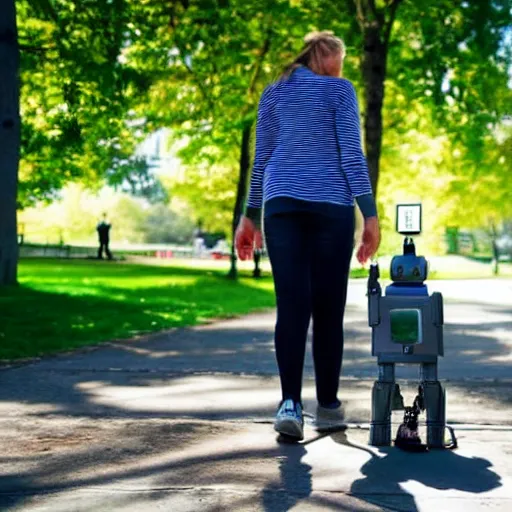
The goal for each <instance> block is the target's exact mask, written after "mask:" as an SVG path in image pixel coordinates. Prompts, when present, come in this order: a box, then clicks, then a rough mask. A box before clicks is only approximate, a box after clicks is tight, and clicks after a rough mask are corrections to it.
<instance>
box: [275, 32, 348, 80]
mask: <svg viewBox="0 0 512 512" xmlns="http://www.w3.org/2000/svg"><path fill="white" fill-rule="evenodd" d="M336 53H340V54H341V58H342V59H343V58H345V53H346V49H345V43H344V42H343V40H342V39H340V38H339V37H336V36H335V35H334V33H333V32H331V31H330V30H324V31H322V32H310V33H309V34H307V35H306V37H304V46H303V48H302V50H301V52H300V53H299V55H297V57H295V59H294V60H293V62H292V63H291V64H288V66H286V67H285V69H284V72H283V74H282V75H281V79H285V78H288V77H289V76H290V75H291V74H292V73H293V72H294V71H295V70H296V69H297V68H299V67H300V66H306V67H307V68H309V69H311V71H314V72H315V73H318V74H319V75H322V74H324V72H323V71H324V66H323V59H324V58H325V57H327V56H330V55H335V54H336Z"/></svg>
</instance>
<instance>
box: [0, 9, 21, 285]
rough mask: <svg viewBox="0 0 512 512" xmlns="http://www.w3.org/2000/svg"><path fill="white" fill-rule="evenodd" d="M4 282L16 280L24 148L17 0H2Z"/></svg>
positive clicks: (0, 267) (0, 251) (0, 225)
mask: <svg viewBox="0 0 512 512" xmlns="http://www.w3.org/2000/svg"><path fill="white" fill-rule="evenodd" d="M0 12H2V13H3V14H2V16H1V17H0V70H1V72H2V79H1V80H0V286H2V285H10V284H16V271H17V263H18V240H17V227H16V193H17V186H18V164H19V149H20V115H19V83H18V67H19V49H18V36H17V30H16V7H15V0H0Z"/></svg>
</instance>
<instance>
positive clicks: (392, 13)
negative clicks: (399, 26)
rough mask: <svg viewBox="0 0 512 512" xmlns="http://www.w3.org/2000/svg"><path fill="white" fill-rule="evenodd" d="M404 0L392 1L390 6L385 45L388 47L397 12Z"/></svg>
mask: <svg viewBox="0 0 512 512" xmlns="http://www.w3.org/2000/svg"><path fill="white" fill-rule="evenodd" d="M401 2H402V0H392V2H391V3H390V4H389V5H390V8H389V19H388V21H387V23H386V25H385V27H384V40H383V42H384V44H385V45H387V44H388V43H389V38H390V37H391V30H392V28H393V23H394V22H395V17H396V11H397V9H398V6H399V4H400V3H401Z"/></svg>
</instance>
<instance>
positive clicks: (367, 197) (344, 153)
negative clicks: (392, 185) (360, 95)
mask: <svg viewBox="0 0 512 512" xmlns="http://www.w3.org/2000/svg"><path fill="white" fill-rule="evenodd" d="M343 85H344V87H343V90H342V93H341V99H340V101H339V103H338V108H337V109H336V136H337V138H338V145H339V148H340V153H341V167H342V170H343V172H344V174H345V176H346V177H347V181H348V185H349V187H350V191H351V192H352V195H353V197H354V198H355V200H356V201H357V204H358V206H359V208H360V209H361V212H362V213H363V215H364V217H365V218H368V217H373V216H375V215H377V209H376V206H375V199H374V197H373V193H372V187H371V184H370V176H369V173H368V165H367V163H366V158H365V156H364V154H363V151H362V149H361V127H360V124H359V107H358V104H357V96H356V92H355V89H354V86H353V85H352V84H351V83H350V82H349V81H348V80H343Z"/></svg>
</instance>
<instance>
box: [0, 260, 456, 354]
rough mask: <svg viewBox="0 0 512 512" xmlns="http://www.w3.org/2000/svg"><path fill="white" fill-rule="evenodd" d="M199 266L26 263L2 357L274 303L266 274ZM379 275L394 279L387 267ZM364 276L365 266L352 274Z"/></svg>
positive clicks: (4, 316)
mask: <svg viewBox="0 0 512 512" xmlns="http://www.w3.org/2000/svg"><path fill="white" fill-rule="evenodd" d="M193 265H197V262H196V263H194V262H186V263H184V262H171V263H170V264H163V265H154V266H150V265H135V264H130V263H118V262H101V261H95V260H89V261H87V260H82V261H77V260H47V259H30V260H22V261H21V262H20V266H19V282H20V286H18V287H13V288H0V359H19V358H26V357H33V356H39V355H42V354H47V353H53V352H58V351H63V350H70V349H73V348H78V347H82V346H86V345H94V344H97V343H100V342H102V341H107V340H113V339H124V338H132V337H134V336H137V335H142V334H146V333H150V332H155V331H159V330H162V329H168V328H172V327H182V326H190V325H196V324H199V323H202V322H205V321H207V320H211V319H214V318H227V317H231V316H236V315H242V314H245V313H249V312H251V311H256V310H261V309H266V308H271V307H273V306H274V304H275V300H274V292H273V289H274V288H273V283H272V279H271V277H270V275H269V274H268V273H267V274H265V277H263V278H262V279H260V280H255V279H252V278H250V277H249V272H248V269H249V268H250V267H249V266H247V265H242V267H243V268H244V270H243V271H242V277H241V279H239V280H238V281H230V280H228V279H227V278H226V277H225V274H226V265H227V263H226V262H208V263H204V264H202V265H201V266H200V268H198V267H197V266H195V267H194V266H193ZM244 273H245V275H244ZM381 275H382V279H386V278H388V271H387V269H381ZM366 276H367V270H365V269H354V270H353V271H352V272H351V277H360V278H366ZM430 277H431V278H432V277H433V276H430ZM435 277H440V276H435ZM443 277H444V276H443ZM446 277H448V276H446Z"/></svg>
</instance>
